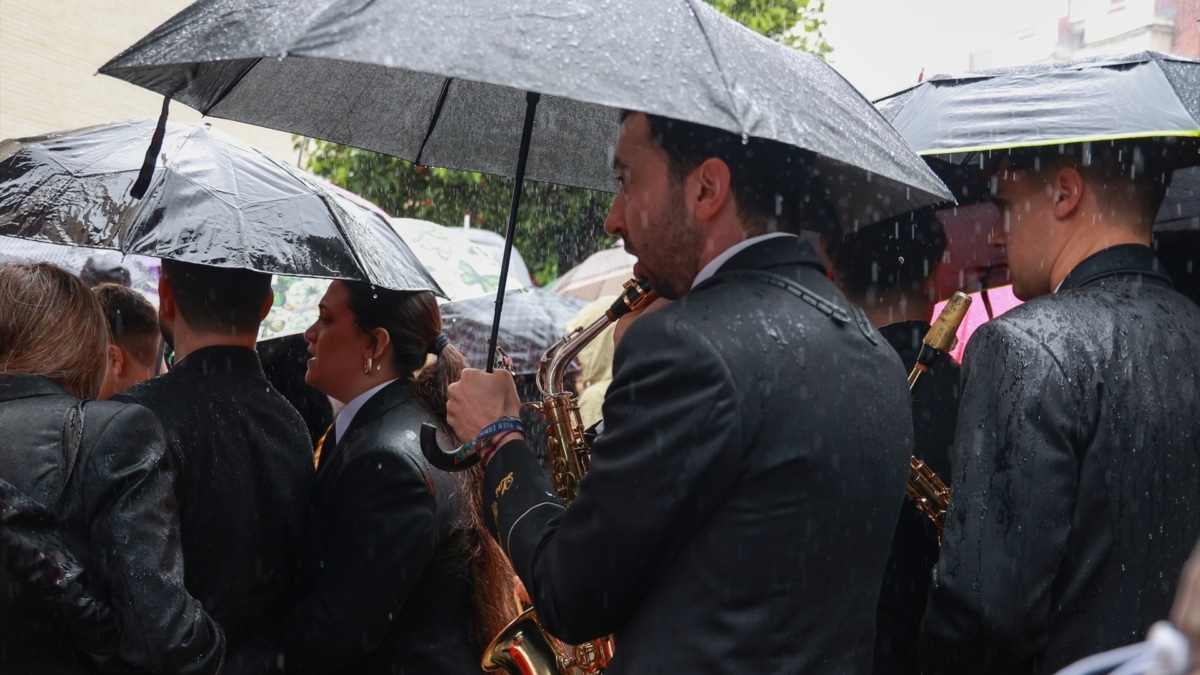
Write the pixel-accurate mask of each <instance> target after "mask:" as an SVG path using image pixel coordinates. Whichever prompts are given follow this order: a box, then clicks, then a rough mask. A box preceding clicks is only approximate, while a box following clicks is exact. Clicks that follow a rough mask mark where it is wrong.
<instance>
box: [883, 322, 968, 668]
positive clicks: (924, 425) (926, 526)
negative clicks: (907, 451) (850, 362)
mask: <svg viewBox="0 0 1200 675" xmlns="http://www.w3.org/2000/svg"><path fill="white" fill-rule="evenodd" d="M879 332H880V333H882V334H883V337H884V339H886V340H887V341H888V343H889V344H891V345H892V347H893V348H894V349H895V350H896V353H897V354H899V355H900V361H901V363H903V364H904V366H905V368H907V369H909V370H911V369H912V366H913V364H915V363H916V362H917V355H918V354H920V352H921V340H922V339H923V338H924V337H925V334H926V333H928V332H929V324H928V323H926V322H924V321H904V322H901V323H894V324H891V325H888V326H883V327H881V328H880V329H879ZM958 380H959V367H958V364H957V363H955V362H954V360H953V359H952V358H950V355H949V354H943V355H942V357H941V358H940V359H938V361H937V362H936V363H934V364H933V367H931V368H930V369H929V372H927V373H925V375H923V376H922V377H921V381H920V382H919V383H918V384H917V389H916V391H915V392H914V393H913V395H912V407H913V440H914V444H913V454H914V455H916V456H917V457H918V458H920V459H921V461H923V462H925V464H926V465H927V466H929V468H930V469H932V470H933V472H934V473H936V474H937V475H938V477H939V478H941V479H942V480H943V481H944V482H946V483H949V481H950V446H951V445H952V444H953V443H954V423H955V420H957V419H958V399H959V382H958ZM938 549H939V543H938V531H937V527H935V526H934V524H933V523H932V522H930V520H929V519H928V518H926V517H925V516H924V515H922V514H921V512H920V511H918V510H917V508H916V506H914V505H913V504H912V502H909V501H907V500H905V502H904V505H903V506H902V507H901V508H900V517H899V519H898V520H897V521H896V533H895V534H894V535H893V536H892V549H891V552H890V553H889V554H888V561H887V568H886V572H885V573H884V575H883V589H882V590H881V592H880V595H879V616H878V618H877V619H876V623H875V668H874V672H875V674H876V675H916V674H917V673H918V672H919V669H920V668H919V666H920V664H919V659H918V655H917V636H918V634H919V633H920V628H921V618H922V617H923V616H924V614H925V602H926V599H927V598H928V595H929V583H930V580H931V577H932V575H933V566H934V565H935V564H936V563H937V559H938Z"/></svg>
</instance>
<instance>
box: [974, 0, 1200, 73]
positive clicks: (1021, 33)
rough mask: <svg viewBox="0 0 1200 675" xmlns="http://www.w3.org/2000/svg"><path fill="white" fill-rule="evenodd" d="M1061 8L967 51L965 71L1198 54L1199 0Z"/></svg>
mask: <svg viewBox="0 0 1200 675" xmlns="http://www.w3.org/2000/svg"><path fill="white" fill-rule="evenodd" d="M1064 10H1065V14H1064V15H1063V16H1060V17H1059V18H1058V19H1057V21H1051V20H1045V21H1032V22H1030V23H1029V24H1028V25H1026V26H1023V27H1021V28H1019V29H1017V30H1014V31H1011V32H1008V33H1006V34H1004V35H1002V36H1001V37H1000V38H999V39H998V40H996V41H995V43H993V44H990V45H985V46H982V48H980V49H977V50H972V52H971V57H970V63H971V70H981V69H986V68H1001V67H1006V66H1015V65H1021V64H1029V63H1045V62H1048V61H1066V60H1069V59H1077V58H1084V57H1088V56H1097V55H1100V54H1120V53H1128V52H1139V51H1145V50H1154V51H1159V52H1166V53H1171V54H1179V55H1181V56H1191V57H1195V58H1200V24H1198V23H1197V21H1198V20H1200V0H1068V1H1067V2H1066V3H1065V7H1064Z"/></svg>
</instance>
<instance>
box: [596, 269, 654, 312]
mask: <svg viewBox="0 0 1200 675" xmlns="http://www.w3.org/2000/svg"><path fill="white" fill-rule="evenodd" d="M657 299H658V293H655V292H654V289H652V288H650V282H649V281H648V280H646V279H630V280H629V281H626V282H625V288H624V290H622V291H621V295H620V296H618V297H617V299H616V301H615V302H613V304H612V307H609V308H608V311H607V312H605V314H606V315H607V316H608V320H609V321H616V320H617V319H619V318H621V317H623V316H625V315H626V314H628V313H630V312H636V311H638V310H642V309H645V308H646V307H647V306H648V305H649V304H650V303H652V302H654V301H655V300H657Z"/></svg>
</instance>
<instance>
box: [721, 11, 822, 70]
mask: <svg viewBox="0 0 1200 675" xmlns="http://www.w3.org/2000/svg"><path fill="white" fill-rule="evenodd" d="M706 1H707V2H708V4H710V5H712V6H713V7H715V8H716V9H718V10H720V11H721V13H722V14H725V15H726V16H728V17H730V18H731V19H733V20H735V21H737V22H739V23H741V24H742V25H744V26H746V27H747V28H749V29H751V30H753V31H755V32H757V33H761V34H762V35H765V36H767V37H769V38H771V39H773V40H776V41H778V42H781V43H783V44H785V45H787V46H789V47H792V48H794V49H799V50H800V51H803V52H809V53H811V54H816V55H818V56H820V57H821V58H825V57H826V56H828V55H829V53H830V52H832V51H833V47H831V46H830V45H829V43H828V42H827V41H826V40H825V0H706Z"/></svg>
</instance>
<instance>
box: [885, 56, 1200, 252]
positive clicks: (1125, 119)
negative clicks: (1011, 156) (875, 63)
mask: <svg viewBox="0 0 1200 675" xmlns="http://www.w3.org/2000/svg"><path fill="white" fill-rule="evenodd" d="M875 105H876V107H877V108H878V109H879V111H880V112H881V113H882V114H883V116H884V118H885V119H887V120H888V121H889V122H891V123H892V125H893V126H895V127H896V130H897V131H899V132H900V134H901V135H902V136H904V138H905V140H907V141H908V142H909V144H910V145H912V147H913V149H914V150H916V151H917V153H918V154H920V155H922V156H923V157H925V158H926V160H927V161H929V163H930V165H931V166H932V167H933V168H934V170H935V172H937V173H938V174H939V175H940V176H941V177H942V178H943V179H944V180H946V181H947V183H949V184H951V187H952V188H955V189H956V192H957V193H958V194H956V196H957V197H959V201H960V203H961V202H962V201H964V199H963V198H964V197H966V199H965V201H970V200H971V197H972V195H970V194H967V193H965V192H964V189H965V187H966V185H965V183H966V182H968V181H967V180H964V176H963V175H962V173H961V172H962V170H963V167H966V166H967V165H969V164H971V163H972V161H973V160H975V159H978V158H979V157H980V156H982V155H986V154H988V153H991V152H995V151H1006V150H1013V149H1017V148H1033V147H1040V146H1054V145H1068V144H1077V143H1100V142H1110V141H1137V140H1139V139H1145V141H1146V143H1145V147H1146V148H1148V149H1149V148H1151V147H1153V148H1154V149H1155V150H1156V152H1158V153H1160V154H1167V155H1169V156H1170V159H1171V164H1170V167H1171V169H1173V175H1172V179H1171V186H1170V188H1169V189H1168V192H1167V198H1166V200H1164V202H1163V206H1162V209H1161V210H1160V211H1159V214H1158V218H1157V219H1156V221H1155V229H1156V230H1159V231H1162V230H1200V169H1198V168H1197V166H1198V165H1200V60H1196V59H1191V58H1187V57H1182V56H1173V55H1168V54H1162V53H1159V52H1149V51H1148V52H1140V53H1136V54H1126V55H1118V56H1097V57H1091V58H1087V59H1079V60H1075V61H1063V62H1058V63H1042V64H1036V65H1030V66H1017V67H1012V68H998V69H994V70H983V71H978V72H969V73H964V74H961V75H936V76H934V77H932V78H930V79H928V80H926V81H924V82H922V83H921V84H918V85H916V86H914V87H911V88H908V89H905V90H903V91H900V92H897V93H895V94H892V95H890V96H887V97H884V98H882V99H880V100H878V101H876V102H875ZM966 178H969V176H968V177H966Z"/></svg>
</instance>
